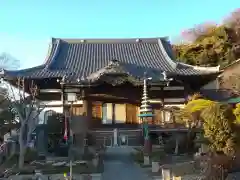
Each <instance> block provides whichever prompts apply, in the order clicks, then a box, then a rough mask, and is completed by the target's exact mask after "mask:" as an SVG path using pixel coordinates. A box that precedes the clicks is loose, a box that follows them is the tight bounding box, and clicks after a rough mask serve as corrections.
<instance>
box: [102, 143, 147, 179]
mask: <svg viewBox="0 0 240 180" xmlns="http://www.w3.org/2000/svg"><path fill="white" fill-rule="evenodd" d="M131 152H134V149H133V148H131V147H110V148H108V149H107V151H106V155H105V157H104V165H105V166H104V173H103V180H151V178H150V177H148V175H147V174H146V173H145V172H144V170H143V169H142V168H140V167H139V166H138V165H136V164H135V163H134V162H133V160H132V159H131V156H130V154H131Z"/></svg>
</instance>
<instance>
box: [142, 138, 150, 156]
mask: <svg viewBox="0 0 240 180" xmlns="http://www.w3.org/2000/svg"><path fill="white" fill-rule="evenodd" d="M143 151H144V154H147V155H149V154H150V153H151V152H152V144H151V141H150V140H149V139H145V140H144V149H143Z"/></svg>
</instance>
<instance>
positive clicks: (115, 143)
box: [113, 128, 118, 146]
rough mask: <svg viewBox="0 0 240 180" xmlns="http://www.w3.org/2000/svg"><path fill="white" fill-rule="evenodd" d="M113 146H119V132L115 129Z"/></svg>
mask: <svg viewBox="0 0 240 180" xmlns="http://www.w3.org/2000/svg"><path fill="white" fill-rule="evenodd" d="M113 145H114V146H118V130H117V128H115V129H114V130H113Z"/></svg>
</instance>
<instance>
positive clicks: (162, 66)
mask: <svg viewBox="0 0 240 180" xmlns="http://www.w3.org/2000/svg"><path fill="white" fill-rule="evenodd" d="M113 61H117V62H119V64H120V66H121V68H122V71H124V72H125V73H126V74H129V75H131V76H134V77H138V78H142V77H143V75H144V72H147V73H148V74H149V75H152V76H154V75H155V76H160V74H161V73H162V72H164V71H165V72H166V74H174V75H186V76H188V75H201V74H212V73H216V72H218V71H219V67H208V68H201V67H195V66H190V65H186V64H183V63H178V62H176V61H175V59H174V56H173V53H172V48H171V45H170V43H169V42H168V41H167V40H166V39H164V38H148V39H85V40H81V39H52V43H51V47H50V50H49V54H48V56H47V59H46V61H45V63H44V64H43V65H41V66H37V67H33V68H29V69H24V70H19V71H3V72H2V74H4V75H6V76H22V77H27V78H50V77H59V78H60V77H63V76H65V77H67V78H69V79H72V80H77V79H81V80H86V79H89V78H91V77H93V76H94V75H95V76H96V74H97V73H96V72H98V75H99V76H100V75H102V74H104V73H106V72H107V71H106V69H107V67H108V66H109V65H110V64H111V62H113ZM108 69H109V68H108Z"/></svg>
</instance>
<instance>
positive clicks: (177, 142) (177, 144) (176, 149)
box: [174, 134, 179, 155]
mask: <svg viewBox="0 0 240 180" xmlns="http://www.w3.org/2000/svg"><path fill="white" fill-rule="evenodd" d="M178 149H179V138H178V135H177V134H176V135H175V150H174V154H176V155H177V154H178Z"/></svg>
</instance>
